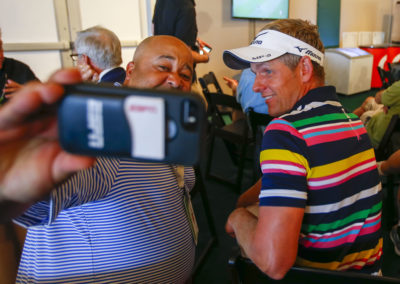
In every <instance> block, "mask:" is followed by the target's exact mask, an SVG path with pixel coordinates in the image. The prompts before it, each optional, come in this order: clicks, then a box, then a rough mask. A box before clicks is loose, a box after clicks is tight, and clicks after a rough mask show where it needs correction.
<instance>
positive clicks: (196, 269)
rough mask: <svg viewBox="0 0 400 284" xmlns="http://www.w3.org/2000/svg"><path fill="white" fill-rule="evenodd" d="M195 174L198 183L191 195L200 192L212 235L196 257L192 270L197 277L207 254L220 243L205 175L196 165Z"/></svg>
mask: <svg viewBox="0 0 400 284" xmlns="http://www.w3.org/2000/svg"><path fill="white" fill-rule="evenodd" d="M195 174H196V184H195V186H194V188H193V189H192V191H191V196H192V198H194V197H195V196H196V195H197V194H200V199H201V203H202V206H203V209H204V214H205V217H206V221H207V226H208V230H209V233H210V237H209V238H208V241H207V243H206V244H205V246H204V248H203V249H202V250H201V252H199V254H198V256H197V257H196V262H195V265H194V268H193V270H192V277H195V276H196V274H197V273H198V272H199V271H200V269H201V267H202V266H203V264H204V263H205V261H206V258H207V256H208V255H209V253H210V252H211V249H212V248H213V247H214V246H215V245H216V244H217V243H218V236H217V229H216V227H215V222H214V218H213V216H212V213H211V208H210V204H209V202H208V196H207V191H206V188H205V186H204V182H203V175H202V173H201V170H200V168H199V167H195ZM200 230H201V231H203V228H200Z"/></svg>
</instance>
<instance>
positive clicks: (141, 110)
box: [58, 83, 206, 165]
mask: <svg viewBox="0 0 400 284" xmlns="http://www.w3.org/2000/svg"><path fill="white" fill-rule="evenodd" d="M65 90H66V95H65V98H64V99H63V100H62V101H61V103H60V106H59V108H58V123H59V137H60V143H61V146H62V147H63V148H64V149H65V150H66V151H68V152H71V153H76V154H83V155H88V156H111V157H130V158H134V159H136V160H139V161H149V162H162V163H173V164H182V165H195V164H197V163H198V162H199V158H200V156H201V153H202V151H203V144H204V143H202V142H203V141H204V139H203V138H204V135H205V126H206V108H205V105H204V102H203V100H202V98H201V97H200V95H198V94H196V93H184V92H174V91H159V90H157V91H156V90H143V89H133V88H128V87H115V86H109V85H104V84H92V83H81V84H76V85H66V86H65Z"/></svg>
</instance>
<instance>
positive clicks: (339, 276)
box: [229, 255, 400, 284]
mask: <svg viewBox="0 0 400 284" xmlns="http://www.w3.org/2000/svg"><path fill="white" fill-rule="evenodd" d="M229 268H230V271H231V276H232V283H241V284H247V283H248V284H254V283H291V284H314V283H315V284H320V283H351V284H373V283H400V279H397V278H392V277H383V276H373V275H368V274H363V273H358V272H347V271H343V272H342V271H331V270H323V269H316V268H307V267H292V268H291V269H290V270H289V271H288V273H287V274H286V275H285V277H284V278H283V279H282V280H279V281H278V280H273V279H271V278H269V277H268V276H267V275H266V274H264V273H263V272H261V270H259V269H258V268H257V267H256V266H255V265H254V263H253V262H252V261H251V260H249V259H247V258H243V257H241V256H240V255H235V256H232V257H231V258H230V259H229Z"/></svg>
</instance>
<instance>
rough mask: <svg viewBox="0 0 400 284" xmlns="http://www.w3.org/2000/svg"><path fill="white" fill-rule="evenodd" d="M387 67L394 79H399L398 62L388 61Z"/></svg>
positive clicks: (399, 69)
mask: <svg viewBox="0 0 400 284" xmlns="http://www.w3.org/2000/svg"><path fill="white" fill-rule="evenodd" d="M388 68H389V71H390V73H391V74H392V76H393V79H394V81H395V82H396V81H398V80H400V62H392V63H388Z"/></svg>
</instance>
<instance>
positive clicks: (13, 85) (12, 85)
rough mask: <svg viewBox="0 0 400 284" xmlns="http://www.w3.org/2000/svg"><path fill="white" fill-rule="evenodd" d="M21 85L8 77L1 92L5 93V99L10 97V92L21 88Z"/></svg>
mask: <svg viewBox="0 0 400 284" xmlns="http://www.w3.org/2000/svg"><path fill="white" fill-rule="evenodd" d="M21 87H22V85H21V84H18V83H17V82H15V81H13V80H11V79H8V80H7V82H6V84H5V85H4V89H3V92H4V93H5V97H6V98H7V99H10V98H11V96H12V93H14V92H16V91H18V90H19V89H21Z"/></svg>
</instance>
